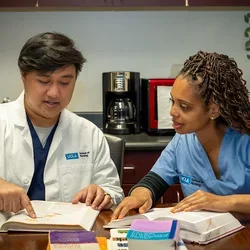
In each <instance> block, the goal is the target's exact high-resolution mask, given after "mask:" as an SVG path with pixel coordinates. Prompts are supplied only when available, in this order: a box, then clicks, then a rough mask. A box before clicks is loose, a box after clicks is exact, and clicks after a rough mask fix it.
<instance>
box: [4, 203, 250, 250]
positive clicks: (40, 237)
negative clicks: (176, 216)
mask: <svg viewBox="0 0 250 250" xmlns="http://www.w3.org/2000/svg"><path fill="white" fill-rule="evenodd" d="M159 206H160V207H162V206H164V205H159ZM159 206H158V207H159ZM165 206H167V205H165ZM111 215H112V211H111V210H108V211H102V212H101V213H100V215H99V216H98V219H97V221H96V223H95V225H94V227H93V230H94V231H95V232H96V235H97V236H105V237H107V238H109V236H110V235H109V230H108V229H103V225H105V224H107V223H108V222H109V220H110V217H111ZM234 215H235V217H237V218H238V219H239V220H240V221H241V223H242V224H243V225H245V226H246V228H244V229H243V230H241V231H239V232H237V233H234V234H232V235H230V236H227V237H225V238H223V239H220V240H218V241H216V242H213V243H210V244H208V245H204V246H201V245H198V244H186V246H187V248H188V249H189V250H224V249H225V250H249V249H250V215H243V214H234ZM47 243H48V234H46V233H16V232H15V233H14V232H13V233H0V249H3V250H46V247H47Z"/></svg>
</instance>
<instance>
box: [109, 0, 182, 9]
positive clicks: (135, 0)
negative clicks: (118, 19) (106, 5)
mask: <svg viewBox="0 0 250 250" xmlns="http://www.w3.org/2000/svg"><path fill="white" fill-rule="evenodd" d="M113 4H114V5H116V6H128V7H129V6H133V7H135V6H184V5H185V0H113Z"/></svg>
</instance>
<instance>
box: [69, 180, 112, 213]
mask: <svg viewBox="0 0 250 250" xmlns="http://www.w3.org/2000/svg"><path fill="white" fill-rule="evenodd" d="M78 202H85V203H86V205H87V206H90V205H91V207H92V208H93V209H97V210H102V209H109V208H111V207H112V205H113V201H112V199H111V197H110V195H109V194H107V193H105V191H104V190H103V189H102V188H101V187H99V186H98V185H96V184H91V185H89V186H87V187H85V188H83V189H82V190H81V191H79V192H78V193H76V195H75V196H74V198H73V200H72V203H73V204H76V203H78Z"/></svg>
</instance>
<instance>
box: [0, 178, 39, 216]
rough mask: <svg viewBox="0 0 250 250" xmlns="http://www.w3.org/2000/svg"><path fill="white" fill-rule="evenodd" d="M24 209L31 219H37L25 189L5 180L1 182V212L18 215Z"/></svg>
mask: <svg viewBox="0 0 250 250" xmlns="http://www.w3.org/2000/svg"><path fill="white" fill-rule="evenodd" d="M22 209H26V211H27V213H28V214H29V216H30V217H32V218H35V217H36V213H35V211H34V209H33V207H32V205H31V203H30V199H29V197H28V196H27V194H26V193H25V191H24V189H23V188H21V187H19V186H17V185H15V184H12V183H9V182H7V181H5V180H0V211H3V212H6V213H10V212H14V213H17V212H18V211H20V210H22Z"/></svg>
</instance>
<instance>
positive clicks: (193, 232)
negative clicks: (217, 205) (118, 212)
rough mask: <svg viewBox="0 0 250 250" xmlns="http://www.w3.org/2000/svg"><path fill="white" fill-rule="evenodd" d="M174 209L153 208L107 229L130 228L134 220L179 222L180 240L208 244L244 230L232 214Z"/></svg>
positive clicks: (107, 226)
mask: <svg viewBox="0 0 250 250" xmlns="http://www.w3.org/2000/svg"><path fill="white" fill-rule="evenodd" d="M171 209H172V208H153V209H151V210H149V212H147V213H145V214H136V215H132V216H127V217H124V218H123V219H120V220H113V221H111V222H110V223H108V224H107V225H105V226H104V227H105V228H121V227H126V226H130V225H131V223H132V221H133V220H134V219H147V220H151V221H152V220H178V221H179V222H180V238H181V239H183V240H184V241H186V242H196V243H199V244H207V243H210V242H212V241H215V240H217V239H220V238H222V237H225V236H227V235H229V234H232V233H234V232H237V231H239V230H241V229H242V228H244V227H243V226H242V225H241V223H240V222H239V221H238V220H237V219H236V218H235V217H234V216H233V215H232V214H231V213H217V212H209V211H195V212H179V213H172V212H171Z"/></svg>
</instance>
